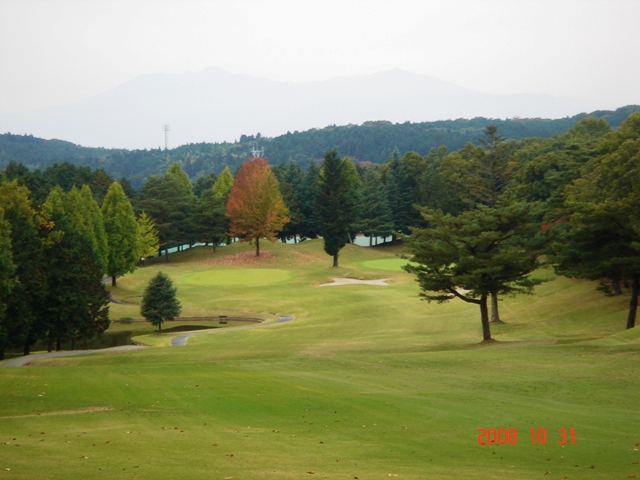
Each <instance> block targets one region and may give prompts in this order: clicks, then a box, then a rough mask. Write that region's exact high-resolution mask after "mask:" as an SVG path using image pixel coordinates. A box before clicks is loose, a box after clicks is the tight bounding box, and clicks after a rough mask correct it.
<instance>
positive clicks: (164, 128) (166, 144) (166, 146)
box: [162, 125, 169, 150]
mask: <svg viewBox="0 0 640 480" xmlns="http://www.w3.org/2000/svg"><path fill="white" fill-rule="evenodd" d="M162 131H163V132H164V149H165V150H168V149H169V125H162Z"/></svg>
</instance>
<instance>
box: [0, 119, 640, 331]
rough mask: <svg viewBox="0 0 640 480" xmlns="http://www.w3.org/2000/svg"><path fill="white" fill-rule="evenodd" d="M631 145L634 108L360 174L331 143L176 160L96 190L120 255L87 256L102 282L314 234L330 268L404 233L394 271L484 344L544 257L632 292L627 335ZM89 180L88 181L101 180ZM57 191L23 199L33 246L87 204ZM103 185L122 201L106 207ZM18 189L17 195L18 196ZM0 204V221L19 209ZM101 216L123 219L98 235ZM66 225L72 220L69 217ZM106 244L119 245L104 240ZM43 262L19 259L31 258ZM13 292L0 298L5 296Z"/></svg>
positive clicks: (637, 223)
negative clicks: (140, 265) (177, 256)
mask: <svg viewBox="0 0 640 480" xmlns="http://www.w3.org/2000/svg"><path fill="white" fill-rule="evenodd" d="M638 151H640V113H636V114H633V115H631V116H629V117H628V119H627V120H626V121H624V122H623V123H622V125H621V126H620V127H619V128H618V129H617V130H616V131H612V130H611V128H610V126H609V124H608V123H607V122H606V121H605V120H603V119H596V118H593V117H587V118H584V119H582V120H580V121H579V122H577V123H576V124H575V125H574V127H573V128H571V129H570V130H568V131H567V132H566V133H563V134H558V135H554V136H553V137H551V138H548V139H543V138H530V139H524V140H519V141H514V140H510V141H508V140H506V139H505V138H504V137H503V136H502V135H501V132H500V129H499V127H498V126H497V125H489V126H487V127H485V128H484V130H483V134H482V136H481V137H480V138H479V139H478V142H477V143H476V144H473V143H467V144H466V145H464V147H463V148H461V149H459V150H456V151H449V150H448V149H447V148H446V147H444V146H441V147H438V148H432V149H431V150H430V151H429V152H428V153H427V154H426V155H420V154H418V153H416V152H407V153H405V154H403V155H400V153H399V152H398V151H394V152H393V153H392V154H391V155H390V157H389V158H388V159H387V161H386V162H384V163H383V164H382V165H376V164H368V165H366V164H365V165H363V164H361V163H360V162H357V161H353V160H352V159H350V158H349V157H346V156H345V157H341V156H340V155H339V153H338V151H337V150H335V149H333V150H329V151H327V152H325V153H324V155H323V160H322V161H320V162H311V163H310V164H309V166H308V168H307V170H306V171H305V170H303V169H302V168H301V167H300V165H298V164H297V163H296V162H295V161H293V160H289V161H288V162H285V163H283V164H278V165H275V166H271V167H270V166H269V165H268V164H267V162H266V160H264V159H258V158H253V159H251V160H249V161H246V162H244V163H243V164H242V165H241V167H240V168H239V169H238V170H237V171H236V172H235V176H234V175H233V174H232V172H231V169H230V168H229V167H228V166H227V167H225V169H224V170H223V171H222V172H221V173H220V174H219V175H216V174H215V173H209V174H207V175H203V176H200V177H198V178H197V179H196V180H195V181H192V180H191V179H190V178H189V175H188V174H187V173H186V172H185V170H184V168H183V166H182V165H181V164H180V163H179V162H174V163H172V164H171V165H169V167H168V168H167V170H166V171H165V172H164V173H163V174H162V175H152V176H149V177H147V178H146V180H145V182H144V183H143V184H142V186H141V187H140V188H139V189H138V190H136V191H134V190H130V191H128V192H127V191H126V190H125V189H123V188H122V185H121V184H119V183H118V182H112V183H111V184H110V186H109V187H108V189H107V193H106V194H105V195H104V198H103V200H102V207H101V209H99V211H100V213H101V214H102V215H103V223H104V228H105V235H107V245H112V244H113V245H120V246H122V251H121V252H119V253H118V254H114V255H115V256H114V259H113V261H111V258H110V257H105V256H104V251H105V250H104V247H101V246H100V245H101V243H100V242H99V241H97V240H96V241H93V240H91V241H90V243H91V245H92V251H94V252H97V253H96V255H97V258H98V260H99V259H100V258H102V259H103V260H102V264H99V265H102V267H101V269H98V270H96V271H100V272H101V274H102V273H105V274H108V275H109V276H111V277H112V282H113V284H115V282H116V278H117V276H118V275H120V274H122V273H125V272H126V271H128V270H127V269H130V268H134V265H135V262H136V261H137V260H138V259H139V258H140V257H144V256H148V255H151V254H152V253H151V251H152V250H153V251H154V252H155V251H156V250H157V249H161V251H162V253H163V254H164V256H165V258H166V261H170V255H169V252H170V250H171V249H172V248H176V247H177V248H178V249H180V248H181V247H182V246H184V245H194V244H196V243H205V244H211V245H212V247H213V249H214V250H215V248H216V246H217V245H220V244H225V243H229V242H231V241H234V239H235V238H240V239H241V240H245V241H252V242H254V243H255V244H256V253H257V254H259V242H260V239H261V238H267V239H270V240H275V239H276V238H277V239H280V240H282V241H286V240H289V241H291V240H292V241H303V240H305V239H311V238H317V237H322V239H323V243H324V248H325V252H326V253H327V254H328V255H330V256H331V257H332V259H333V265H334V266H338V265H339V252H340V250H341V249H342V248H343V247H344V245H346V244H347V243H349V242H352V241H353V239H354V237H355V235H356V234H358V233H362V234H364V235H366V236H368V237H369V243H370V245H373V244H374V243H375V242H376V241H377V239H378V238H389V237H391V238H392V239H394V240H395V239H398V238H401V239H402V240H403V241H404V242H405V245H406V247H407V254H408V256H409V257H410V258H411V260H412V263H411V264H410V265H408V266H407V270H408V271H410V272H412V273H414V274H416V276H417V280H418V281H419V283H420V286H421V288H422V290H423V298H424V299H426V300H429V301H437V302H444V301H448V300H451V299H454V298H458V299H461V300H463V301H466V302H469V303H473V304H477V305H478V306H479V309H480V317H481V322H482V326H483V338H484V339H485V340H490V339H491V334H490V323H491V321H492V320H493V321H500V316H499V311H498V305H499V299H500V297H503V296H505V295H512V294H516V293H530V292H531V291H532V289H533V288H534V287H535V286H536V285H538V284H539V283H541V279H540V278H539V277H533V276H532V275H531V273H532V272H534V271H535V270H536V269H537V268H539V267H540V266H541V265H543V264H544V263H549V264H552V265H553V266H554V268H555V269H556V271H557V272H558V273H560V274H563V275H567V276H573V277H579V278H589V279H593V280H598V281H599V284H600V287H599V288H600V289H601V290H603V291H604V292H605V293H606V294H610V295H616V294H622V293H623V292H624V291H625V290H627V291H629V292H630V294H631V302H630V310H629V317H628V326H629V327H632V326H634V325H635V312H636V308H637V296H638V295H637V292H638V288H639V286H638V272H640V256H639V253H640V252H639V250H638V245H640V238H639V235H640V234H639V232H640V214H638V208H637V205H638V201H637V200H638V192H637V188H636V185H638V184H639V183H638V181H637V180H638V179H637V178H636V177H637V176H638V170H639V157H638V155H639V154H638ZM10 167H11V168H9V167H8V168H7V169H5V172H4V178H5V181H4V183H3V184H2V185H3V188H9V187H7V185H13V187H11V188H14V189H26V187H25V185H26V184H29V182H33V178H30V176H32V175H33V176H35V177H37V176H38V175H44V177H47V175H48V174H47V172H48V171H45V174H41V173H40V174H39V173H37V172H30V171H29V170H26V169H25V170H26V171H25V170H22V169H20V168H19V166H16V165H10ZM58 168H59V167H58ZM74 168H78V167H73V166H69V165H67V166H65V168H64V171H67V172H69V175H70V176H71V177H74V175H72V174H73V173H74ZM57 171H58V170H55V169H54V170H53V171H52V172H54V173H55V172H57ZM96 172H97V171H96ZM96 172H90V173H91V174H92V175H95V176H98V174H97V173H96ZM49 174H52V175H53V173H51V172H49ZM102 174H104V175H105V176H107V175H106V173H104V172H102ZM102 174H100V176H102ZM107 177H108V176H107ZM74 178H75V177H74ZM111 180H112V179H111ZM91 181H94V180H91ZM45 183H46V182H45ZM69 184H72V186H71V187H70V190H69V191H68V192H65V191H64V190H63V189H62V188H60V187H55V188H54V189H53V190H51V191H50V193H49V194H48V196H47V197H46V199H45V201H44V203H42V205H41V207H39V208H35V209H34V208H32V207H30V206H29V208H31V209H32V210H33V212H36V213H33V214H32V215H33V219H32V220H31V222H33V223H34V225H35V227H34V228H35V230H34V232H36V233H37V235H36V233H34V235H36V236H35V237H34V238H40V241H39V244H40V245H42V246H43V247H42V248H45V246H47V245H49V244H51V245H55V239H56V238H58V237H59V235H58V237H57V236H56V235H53V232H54V231H55V230H56V229H58V230H59V229H61V228H63V227H62V226H63V225H64V224H65V220H64V215H67V216H68V215H70V214H68V213H66V212H67V210H69V208H70V207H66V203H69V202H70V200H69V198H70V197H75V196H76V195H77V194H80V193H82V192H85V193H84V196H85V197H86V198H87V199H88V198H89V197H91V196H92V194H91V192H90V191H89V192H87V191H86V190H89V187H88V186H86V185H85V186H82V187H81V188H78V186H77V185H76V184H74V183H73V182H70V181H68V180H67V185H69ZM116 185H117V187H116ZM85 187H86V189H85ZM112 188H113V189H114V191H115V190H117V195H116V194H115V193H114V194H113V195H115V196H117V198H118V199H120V200H122V202H121V203H120V204H116V205H114V206H113V207H110V206H108V205H109V204H110V202H111V200H109V202H108V201H107V200H108V199H110V194H111V190H112ZM20 191H22V192H23V193H22V195H23V196H24V197H26V198H28V190H20ZM72 192H78V193H77V194H76V193H73V195H72ZM2 198H4V195H2ZM93 198H94V201H95V194H93ZM3 201H4V200H3ZM85 201H86V202H88V200H85ZM65 202H66V203H65ZM23 203H25V205H29V202H27V201H25V202H23ZM88 203H90V202H88ZM45 205H48V206H47V207H46V208H45ZM56 205H57V206H56ZM127 205H128V206H127ZM53 206H56V208H54V207H53ZM2 208H3V210H4V213H3V218H4V220H3V222H5V224H7V223H6V222H10V221H11V218H13V217H12V215H13V216H15V215H16V214H15V213H11V212H12V211H11V210H10V209H8V207H7V206H4V205H2ZM25 209H26V207H25ZM26 210H28V209H26ZM26 210H25V211H26ZM85 210H87V211H89V210H91V209H90V208H89V207H86V208H85ZM93 210H95V208H94V209H93ZM7 211H8V212H9V213H7ZM69 211H72V209H71V210H69ZM61 212H65V213H64V215H63V214H62V213H61ZM108 212H119V213H118V215H119V216H120V217H122V218H129V219H131V218H133V219H134V220H135V222H129V223H128V224H126V225H128V226H126V225H124V224H123V225H120V226H118V228H116V227H113V228H112V227H108V225H109V224H108V222H107V220H106V215H107V213H108ZM134 212H135V213H134ZM136 214H137V220H136ZM56 215H57V216H56ZM109 215H115V213H109ZM96 216H97V215H96ZM36 218H37V219H36ZM78 218H80V217H78ZM142 218H147V221H146V225H147V226H146V227H145V228H146V231H147V232H148V234H147V237H148V238H157V244H153V245H149V250H148V251H147V253H145V254H142V253H141V251H140V250H136V248H140V245H142V243H143V242H142V241H141V240H140V238H142V237H141V235H142V234H141V233H140V232H142V231H143V227H142V224H143V223H144V222H143V221H142V220H141V219H142ZM7 219H9V220H7ZM56 220H57V221H56ZM14 221H15V220H14ZM69 222H70V223H71V225H79V221H78V220H76V221H75V222H76V223H73V222H71V221H69ZM98 223H99V222H98ZM134 223H136V225H137V226H136V225H134ZM46 225H49V227H48V228H50V231H49V230H47V228H46V227H44V226H46ZM51 225H54V226H53V227H51ZM70 228H71V227H70ZM75 228H76V229H78V228H79V227H77V226H76V227H75ZM3 231H4V232H9V233H6V234H4V236H5V237H6V238H5V239H4V240H2V242H0V243H2V245H8V247H3V248H4V249H5V250H6V251H8V252H11V245H17V244H20V245H22V244H23V241H22V240H17V239H14V238H13V237H12V236H11V235H18V233H17V232H19V231H22V229H17V228H16V229H14V228H11V225H10V224H9V227H8V228H6V227H5V228H3ZM136 232H137V233H136ZM149 232H152V233H149ZM38 235H39V236H38ZM108 235H112V238H114V239H116V238H117V239H118V240H109V237H108ZM85 237H87V238H90V235H88V234H86V233H85ZM43 239H47V241H44V240H43ZM125 239H128V243H127V242H126V241H125ZM129 240H130V241H129ZM16 242H17V243H16ZM35 243H36V242H34V245H35ZM149 243H153V242H152V241H150V242H149ZM25 244H28V243H25ZM125 245H128V246H126V248H125ZM136 245H137V247H136ZM34 248H35V247H34ZM39 248H40V247H39ZM47 248H50V247H47ZM51 248H52V247H51ZM59 250H61V249H59ZM134 251H135V252H136V253H135V255H134V254H133V252H134ZM100 252H103V253H102V254H100ZM19 255H20V254H19V252H18V254H16V253H15V251H14V253H13V259H11V254H8V256H6V255H5V260H3V262H4V264H3V265H5V264H6V268H5V267H4V266H3V267H2V268H3V272H4V273H3V278H4V277H6V281H5V280H3V282H4V283H3V285H4V286H3V287H2V288H3V292H7V291H9V290H10V289H15V288H18V289H19V288H23V287H22V286H20V285H22V280H21V281H20V282H15V281H13V282H12V278H14V279H15V278H16V277H20V275H19V274H17V273H16V272H17V270H18V265H19V264H20V262H21V261H25V262H26V261H27V259H25V260H19ZM101 255H102V256H101ZM42 256H43V255H36V256H34V257H32V256H29V261H31V259H32V258H41V257H42ZM125 258H127V259H130V262H132V263H130V262H129V260H125ZM17 259H18V260H17ZM109 261H111V263H109ZM12 262H13V265H15V268H14V270H12V269H11V268H12V267H11V264H12ZM25 265H26V263H25ZM110 265H112V266H113V267H110ZM45 270H46V269H45ZM30 271H34V272H35V271H38V270H37V269H31V270H30ZM41 271H44V270H41ZM53 271H54V270H50V271H49V270H47V272H49V273H51V272H53ZM7 272H9V273H7ZM51 274H52V273H51ZM96 276H97V275H96ZM43 278H44V277H43ZM53 278H55V277H51V279H53ZM28 283H29V282H26V283H25V284H28ZM45 283H46V282H45ZM55 283H56V282H54V281H53V280H50V281H49V284H51V285H53V284H55ZM18 284H20V285H18ZM35 284H37V282H36V281H35V280H34V285H35ZM49 284H46V285H49ZM87 284H88V283H87ZM47 288H48V287H47ZM44 290H46V289H44ZM97 290H99V289H97ZM18 291H19V290H18ZM13 297H14V295H11V296H10V297H6V295H5V294H4V293H3V297H2V298H13ZM15 297H16V298H17V297H23V295H16V296H15ZM5 303H6V302H5ZM9 303H10V302H9ZM45 303H46V302H45ZM35 304H37V302H35V303H34V305H35ZM2 308H4V309H5V313H4V314H3V315H4V317H3V318H9V317H7V315H8V314H7V312H9V311H10V309H9V306H8V304H7V305H5V306H4V307H2ZM12 308H14V310H15V309H16V307H12ZM98 310H99V309H98ZM490 310H492V311H491V312H490ZM6 323H7V321H6V320H3V325H4V324H6ZM59 331H60V332H61V333H57V332H58V330H55V329H53V328H48V327H47V328H46V329H41V332H46V336H47V338H51V339H54V340H55V339H57V338H64V336H65V335H67V336H69V335H72V336H73V335H76V336H77V335H83V334H84V333H82V331H81V330H78V329H74V328H72V327H69V328H67V327H65V328H64V329H59ZM11 335H12V334H11ZM11 335H9V336H11ZM38 335H40V336H42V335H45V334H44V333H39V334H36V337H37V336H38ZM7 338H8V337H7ZM16 338H18V337H16ZM29 341H31V340H29Z"/></svg>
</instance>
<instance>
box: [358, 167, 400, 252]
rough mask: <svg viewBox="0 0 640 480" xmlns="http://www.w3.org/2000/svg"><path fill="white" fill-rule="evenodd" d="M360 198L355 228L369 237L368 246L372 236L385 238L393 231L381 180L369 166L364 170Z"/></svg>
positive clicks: (370, 243) (370, 244)
mask: <svg viewBox="0 0 640 480" xmlns="http://www.w3.org/2000/svg"><path fill="white" fill-rule="evenodd" d="M360 198H361V206H360V217H359V221H358V223H357V224H356V228H357V229H358V230H360V231H361V232H362V233H363V234H364V235H366V236H368V237H369V246H372V238H373V237H376V238H377V237H383V238H386V237H388V236H389V235H391V234H392V233H393V219H392V218H391V210H390V209H389V205H388V204H387V198H386V196H385V194H384V188H383V184H382V180H381V179H380V176H379V174H378V172H377V171H376V170H375V169H373V168H371V167H369V168H367V169H366V170H365V174H364V182H363V184H362V192H361V196H360Z"/></svg>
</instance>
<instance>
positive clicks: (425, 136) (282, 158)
mask: <svg viewBox="0 0 640 480" xmlns="http://www.w3.org/2000/svg"><path fill="white" fill-rule="evenodd" d="M636 111H640V106H638V105H629V106H626V107H622V108H619V109H617V110H615V111H604V110H603V111H595V112H592V113H590V114H586V113H581V114H578V115H575V116H573V117H570V118H562V119H556V120H549V119H510V120H496V119H488V118H482V117H480V118H474V119H471V120H465V119H458V120H448V121H438V122H421V123H409V122H407V123H402V124H397V123H396V124H394V123H391V122H365V123H364V124H362V125H347V126H340V127H337V126H330V127H326V128H323V129H311V130H307V131H304V132H294V133H287V134H284V135H280V136H277V137H274V138H268V137H260V138H258V137H257V136H254V135H249V136H247V135H242V136H241V137H240V139H239V140H238V141H236V142H234V143H197V144H190V145H183V146H181V147H178V148H174V149H170V150H161V149H152V150H125V149H105V148H87V147H81V146H78V145H74V144H73V143H70V142H66V141H62V140H45V139H42V138H37V137H34V136H32V135H13V134H0V169H4V168H5V167H6V166H7V164H8V163H9V162H11V161H15V162H17V163H22V164H24V165H26V166H27V167H29V168H31V169H45V168H47V167H48V166H50V165H52V164H54V163H61V162H65V161H68V162H70V163H73V164H75V165H80V166H87V167H91V168H92V169H95V168H103V169H104V170H105V171H106V172H107V173H108V174H110V175H112V176H113V177H115V178H117V179H119V178H121V177H123V176H125V177H127V178H128V179H129V180H130V181H131V183H132V184H133V185H134V186H139V185H141V184H142V182H143V181H144V179H145V178H146V177H147V176H148V175H154V174H161V173H164V171H165V170H166V168H167V167H168V165H170V164H171V163H172V162H174V161H178V162H180V163H181V164H182V166H183V168H184V170H185V171H186V172H187V173H188V174H189V176H190V177H191V178H192V179H196V178H197V177H198V176H200V175H206V174H208V173H210V172H214V173H220V172H221V171H222V169H223V168H224V167H225V166H226V165H229V167H230V168H231V169H232V171H235V169H236V168H237V167H238V166H239V165H240V164H241V163H242V162H243V161H245V160H246V159H247V158H248V156H249V155H250V153H251V149H252V148H254V147H256V145H257V146H259V147H262V148H264V150H265V156H266V157H267V159H268V160H269V162H270V163H271V164H279V163H282V162H286V161H289V160H290V159H291V160H293V161H295V162H296V163H298V164H299V165H301V166H302V167H306V166H307V165H308V164H309V162H310V161H311V160H312V159H318V158H321V157H322V155H323V154H324V152H326V151H328V150H330V149H332V148H336V149H337V150H338V152H339V153H340V155H347V156H350V157H352V158H354V159H356V160H360V161H371V162H373V163H382V162H384V161H385V160H387V159H388V158H389V156H390V155H391V154H392V153H393V151H394V150H396V149H397V150H398V151H399V152H400V154H404V153H405V152H407V151H415V152H418V153H420V154H422V155H426V154H427V153H429V150H430V149H432V148H436V147H440V146H446V147H447V148H448V149H449V150H450V151H454V150H458V149H460V148H462V147H463V146H464V145H465V144H466V143H467V142H472V143H475V144H477V143H478V139H480V138H482V137H483V130H484V128H485V127H486V126H487V125H496V126H498V132H499V134H500V135H502V136H504V137H505V138H507V139H510V140H519V139H523V138H530V137H542V138H548V137H551V136H553V135H554V134H558V133H564V132H566V131H567V130H568V129H569V128H571V127H573V125H574V124H575V122H577V121H579V120H581V119H583V118H584V117H586V116H587V115H591V116H593V117H596V118H603V119H605V120H606V121H607V122H608V123H609V124H610V125H611V127H612V128H617V127H618V126H619V125H620V124H621V123H622V122H623V121H624V120H625V119H626V118H627V117H628V116H629V115H630V114H631V113H633V112H636Z"/></svg>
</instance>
